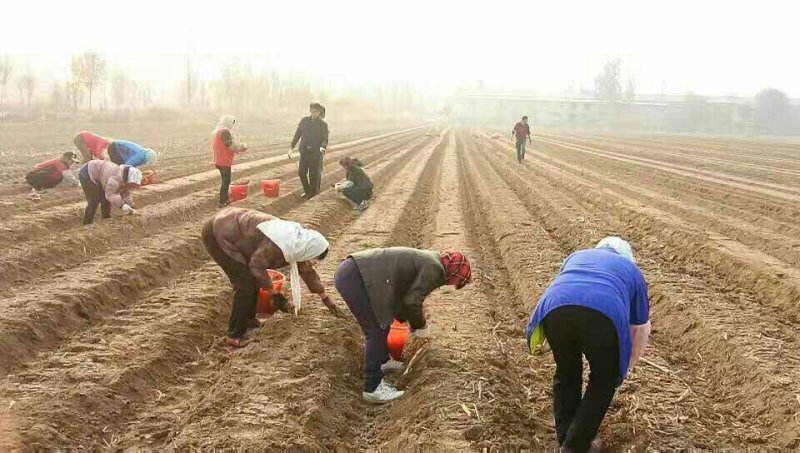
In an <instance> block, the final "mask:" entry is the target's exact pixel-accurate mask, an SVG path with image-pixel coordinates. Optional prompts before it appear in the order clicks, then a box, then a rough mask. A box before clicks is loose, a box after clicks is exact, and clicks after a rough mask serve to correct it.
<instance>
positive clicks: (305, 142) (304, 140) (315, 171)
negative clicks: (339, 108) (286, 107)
mask: <svg viewBox="0 0 800 453" xmlns="http://www.w3.org/2000/svg"><path fill="white" fill-rule="evenodd" d="M324 118H325V107H323V106H322V105H320V104H318V103H316V102H314V103H312V104H311V105H310V106H309V116H307V117H305V118H303V119H302V120H300V124H298V125H297V131H295V133H294V138H293V139H292V144H291V146H290V149H289V154H288V156H289V159H291V158H292V151H293V150H294V147H295V146H296V145H297V142H298V141H299V142H300V165H299V171H298V174H299V176H300V183H302V184H303V191H304V192H305V193H304V194H303V195H301V197H305V198H306V199H311V198H313V197H315V196H316V195H318V194H319V192H320V185H321V184H322V164H323V159H324V157H325V152H326V150H327V148H328V123H326V122H325V120H324Z"/></svg>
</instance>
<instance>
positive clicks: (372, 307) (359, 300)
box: [334, 247, 472, 403]
mask: <svg viewBox="0 0 800 453" xmlns="http://www.w3.org/2000/svg"><path fill="white" fill-rule="evenodd" d="M471 278H472V268H471V266H470V263H469V260H468V259H467V257H466V256H464V255H463V254H461V253H459V252H449V253H445V252H438V251H434V250H417V249H412V248H407V247H390V248H379V249H371V250H364V251H361V252H358V253H354V254H352V255H350V256H349V257H348V258H347V259H346V260H344V262H343V263H342V264H340V265H339V268H338V270H337V271H336V276H335V278H334V281H335V285H336V290H337V291H339V294H341V295H342V298H343V299H344V301H345V302H346V303H347V306H348V307H349V308H350V311H351V312H353V316H355V318H356V320H358V324H359V325H360V326H361V330H363V332H364V337H365V340H364V390H363V393H362V396H363V398H364V399H365V400H366V401H368V402H370V403H386V402H389V401H392V400H394V399H397V398H399V397H401V396H403V393H404V392H402V391H400V390H397V389H395V388H394V387H392V386H390V385H389V384H387V383H386V382H384V380H383V373H384V371H395V370H399V369H402V367H403V364H402V363H400V362H398V361H395V360H391V359H390V357H389V349H388V346H387V344H386V340H387V337H388V335H389V329H390V328H391V325H392V321H393V320H394V319H398V320H400V321H408V324H409V325H410V327H411V336H412V337H414V338H425V337H427V336H428V335H429V330H428V324H427V322H426V320H425V314H424V313H423V311H422V303H423V302H424V301H425V298H426V297H428V295H429V294H430V293H432V292H433V290H435V289H436V288H439V287H440V286H444V285H453V286H455V287H456V289H460V288H463V287H464V285H466V284H467V283H469V282H470V280H471Z"/></svg>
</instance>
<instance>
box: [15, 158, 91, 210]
mask: <svg viewBox="0 0 800 453" xmlns="http://www.w3.org/2000/svg"><path fill="white" fill-rule="evenodd" d="M80 161H81V160H80V158H79V157H78V154H77V153H74V152H72V151H67V152H65V153H64V154H62V155H61V157H60V158H56V159H50V160H48V161H45V162H41V163H38V164H36V165H35V166H34V167H33V170H31V171H30V172H28V174H27V175H25V181H26V182H27V183H28V185H29V186H31V192H30V193H29V194H28V196H29V197H30V198H31V200H39V199H41V198H42V197H41V196H40V195H39V192H37V191H38V190H44V189H52V188H53V187H55V186H57V185H58V184H59V183H61V181H62V180H63V179H64V172H66V171H68V170H69V167H70V166H71V165H72V164H77V163H79V162H80ZM71 178H72V179H73V180H75V181H77V180H76V179H75V176H74V175H72V176H71Z"/></svg>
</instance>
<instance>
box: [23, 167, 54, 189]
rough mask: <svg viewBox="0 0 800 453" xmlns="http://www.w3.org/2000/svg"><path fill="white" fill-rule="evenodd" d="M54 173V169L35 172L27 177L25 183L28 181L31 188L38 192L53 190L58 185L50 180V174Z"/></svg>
mask: <svg viewBox="0 0 800 453" xmlns="http://www.w3.org/2000/svg"><path fill="white" fill-rule="evenodd" d="M52 171H53V170H52V169H49V170H48V169H46V168H43V169H41V170H33V171H31V172H29V173H28V174H27V175H25V181H27V183H28V185H29V186H31V187H33V188H34V189H36V190H42V189H52V188H53V187H55V186H57V185H58V183H57V182H54V181H53V180H52V179H50V173H51V172H52Z"/></svg>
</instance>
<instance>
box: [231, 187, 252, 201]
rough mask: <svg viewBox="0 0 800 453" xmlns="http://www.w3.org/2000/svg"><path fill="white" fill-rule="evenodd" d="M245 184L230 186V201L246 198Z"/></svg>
mask: <svg viewBox="0 0 800 453" xmlns="http://www.w3.org/2000/svg"><path fill="white" fill-rule="evenodd" d="M247 189H248V187H247V184H237V185H235V186H231V203H233V202H235V201H239V200H244V199H245V198H247Z"/></svg>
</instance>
